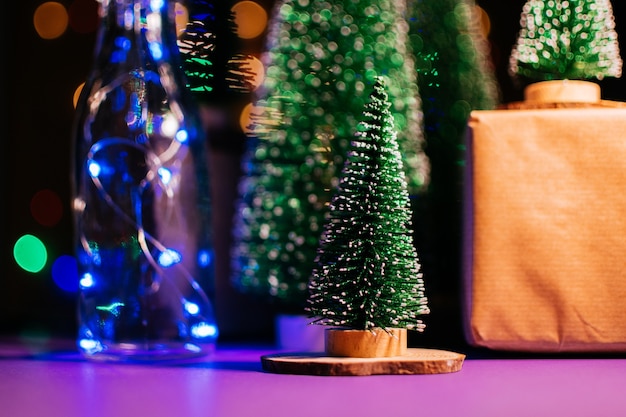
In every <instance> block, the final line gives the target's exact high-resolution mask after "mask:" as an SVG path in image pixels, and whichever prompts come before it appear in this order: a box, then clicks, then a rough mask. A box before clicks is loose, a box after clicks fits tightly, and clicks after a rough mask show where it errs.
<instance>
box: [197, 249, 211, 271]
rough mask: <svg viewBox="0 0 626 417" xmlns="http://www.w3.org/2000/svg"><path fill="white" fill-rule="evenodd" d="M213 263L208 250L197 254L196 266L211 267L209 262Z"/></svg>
mask: <svg viewBox="0 0 626 417" xmlns="http://www.w3.org/2000/svg"><path fill="white" fill-rule="evenodd" d="M212 261H213V255H212V254H211V251H209V250H208V249H203V250H201V251H200V252H198V265H200V266H201V267H203V268H204V267H206V266H209V265H211V262H212Z"/></svg>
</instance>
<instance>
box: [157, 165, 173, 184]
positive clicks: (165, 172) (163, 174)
mask: <svg viewBox="0 0 626 417" xmlns="http://www.w3.org/2000/svg"><path fill="white" fill-rule="evenodd" d="M157 172H158V173H159V178H161V181H162V182H163V184H165V185H167V184H169V183H170V181H171V179H172V171H170V170H169V169H167V168H164V167H161V168H159V169H158V171H157Z"/></svg>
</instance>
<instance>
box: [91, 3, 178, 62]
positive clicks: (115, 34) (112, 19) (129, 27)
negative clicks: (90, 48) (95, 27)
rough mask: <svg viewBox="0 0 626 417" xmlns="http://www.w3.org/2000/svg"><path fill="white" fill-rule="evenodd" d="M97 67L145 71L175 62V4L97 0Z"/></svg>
mask: <svg viewBox="0 0 626 417" xmlns="http://www.w3.org/2000/svg"><path fill="white" fill-rule="evenodd" d="M98 1H99V3H100V28H99V32H98V40H97V42H96V48H95V52H96V60H97V61H98V62H99V67H100V68H102V67H103V66H102V64H105V63H106V64H107V65H108V66H116V65H120V66H123V67H127V68H131V67H132V68H146V67H150V66H152V65H155V64H156V65H158V64H159V63H161V62H171V60H172V59H174V60H177V59H178V58H177V53H174V52H175V51H176V52H177V49H175V48H177V44H176V32H175V30H176V26H175V18H174V3H173V2H170V1H168V0H98Z"/></svg>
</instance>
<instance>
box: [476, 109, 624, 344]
mask: <svg viewBox="0 0 626 417" xmlns="http://www.w3.org/2000/svg"><path fill="white" fill-rule="evenodd" d="M467 149H468V158H467V164H466V169H467V172H466V173H467V175H466V189H467V194H466V196H465V197H466V198H465V200H464V201H465V203H464V204H465V218H464V224H465V229H466V230H465V232H466V233H465V242H464V248H465V267H464V295H465V299H466V304H465V316H464V321H465V323H464V324H465V328H466V338H467V340H468V342H469V343H470V344H471V345H474V346H479V347H486V348H490V349H496V350H509V351H530V352H616V351H621V352H626V108H624V107H621V106H616V107H615V108H610V107H599V108H595V107H594V108H576V107H574V108H553V109H516V110H510V109H507V110H493V111H475V112H473V113H472V115H471V117H470V120H469V123H468V148H467Z"/></svg>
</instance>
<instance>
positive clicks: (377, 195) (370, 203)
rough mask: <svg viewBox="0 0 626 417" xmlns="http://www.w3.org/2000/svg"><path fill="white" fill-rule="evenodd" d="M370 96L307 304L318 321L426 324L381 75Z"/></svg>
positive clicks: (358, 325) (354, 325) (363, 326)
mask: <svg viewBox="0 0 626 417" xmlns="http://www.w3.org/2000/svg"><path fill="white" fill-rule="evenodd" d="M370 98H371V101H370V102H369V103H368V104H367V105H366V107H365V112H364V120H363V121H362V122H361V125H360V129H359V132H358V134H357V136H356V137H355V138H354V139H353V142H352V147H351V150H350V152H349V154H348V158H347V160H346V163H345V167H344V169H343V171H342V173H341V177H340V182H339V187H338V190H337V192H336V193H335V195H334V197H333V199H332V202H331V205H330V216H329V218H328V220H327V223H326V224H325V228H324V233H323V235H322V239H321V243H320V246H319V250H318V255H317V258H316V260H315V263H316V266H315V268H314V270H313V277H312V279H311V281H310V284H309V288H310V296H309V298H308V300H307V301H308V303H307V307H306V310H307V312H308V314H309V315H310V317H312V318H314V319H315V321H314V323H317V324H323V325H330V326H340V327H348V328H351V329H357V330H370V329H372V328H375V327H379V328H406V329H413V330H423V328H424V325H423V323H422V321H421V320H420V319H419V316H420V315H422V314H426V313H428V307H427V300H426V297H425V296H424V285H423V281H422V274H421V272H420V264H419V260H418V256H417V252H416V249H415V247H414V245H413V237H412V232H411V230H410V225H411V208H410V202H409V194H408V192H407V184H406V181H405V179H404V174H403V170H402V159H401V155H400V152H399V150H398V144H397V141H396V133H395V130H394V125H393V123H394V121H393V116H392V115H391V113H390V112H389V107H390V103H389V100H388V97H387V94H386V92H385V89H384V83H383V81H382V80H381V79H378V81H377V82H376V84H374V87H373V92H372V94H371V96H370Z"/></svg>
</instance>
